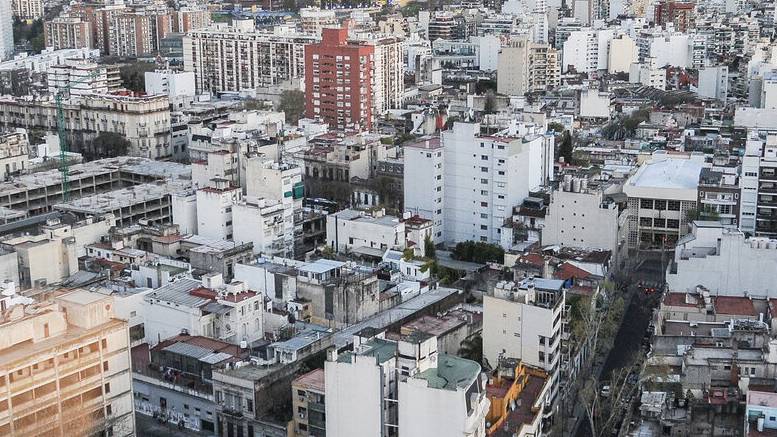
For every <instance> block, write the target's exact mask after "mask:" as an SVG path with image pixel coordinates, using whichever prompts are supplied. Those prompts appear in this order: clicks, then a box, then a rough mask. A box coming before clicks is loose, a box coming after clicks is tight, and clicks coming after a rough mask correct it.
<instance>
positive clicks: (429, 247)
mask: <svg viewBox="0 0 777 437" xmlns="http://www.w3.org/2000/svg"><path fill="white" fill-rule="evenodd" d="M436 252H437V248H435V247H434V242H433V241H432V239H431V237H429V236H428V235H427V236H426V238H424V257H426V258H429V259H435V258H437V253H436Z"/></svg>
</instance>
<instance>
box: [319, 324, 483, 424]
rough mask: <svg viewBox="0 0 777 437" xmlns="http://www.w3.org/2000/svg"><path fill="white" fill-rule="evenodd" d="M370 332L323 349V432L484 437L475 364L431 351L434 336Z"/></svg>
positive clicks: (434, 346) (480, 385) (480, 389)
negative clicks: (350, 344)
mask: <svg viewBox="0 0 777 437" xmlns="http://www.w3.org/2000/svg"><path fill="white" fill-rule="evenodd" d="M376 331H377V330H375V329H371V328H368V329H365V330H362V331H360V332H358V333H357V334H355V335H354V352H346V353H343V354H341V355H338V354H337V353H336V352H334V351H331V352H330V353H329V357H328V359H327V361H326V362H325V363H324V374H325V380H326V433H327V435H334V436H340V435H354V436H355V435H395V434H397V433H399V435H407V436H419V437H420V436H429V435H430V434H436V433H439V434H440V435H461V436H471V437H484V436H485V435H486V431H485V416H486V414H487V412H488V408H489V401H488V398H487V397H486V395H485V384H484V382H485V379H484V378H481V377H480V374H481V369H480V365H479V364H477V363H475V362H474V361H469V360H465V359H462V358H458V357H455V356H451V355H445V354H438V353H437V339H436V338H435V337H434V336H430V335H427V334H420V333H419V334H411V335H409V336H406V337H404V338H402V339H400V340H399V341H391V340H386V339H385V335H384V333H383V332H376ZM354 417H359V420H354Z"/></svg>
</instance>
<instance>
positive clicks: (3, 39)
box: [0, 1, 14, 61]
mask: <svg viewBox="0 0 777 437" xmlns="http://www.w3.org/2000/svg"><path fill="white" fill-rule="evenodd" d="M13 53H14V40H13V11H12V8H11V2H10V1H3V2H2V3H0V60H3V61H5V60H6V59H10V58H12V57H13Z"/></svg>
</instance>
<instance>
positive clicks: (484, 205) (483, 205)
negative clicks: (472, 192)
mask: <svg viewBox="0 0 777 437" xmlns="http://www.w3.org/2000/svg"><path fill="white" fill-rule="evenodd" d="M480 206H482V207H483V208H488V202H480Z"/></svg>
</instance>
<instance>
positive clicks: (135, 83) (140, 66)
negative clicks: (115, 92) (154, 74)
mask: <svg viewBox="0 0 777 437" xmlns="http://www.w3.org/2000/svg"><path fill="white" fill-rule="evenodd" d="M155 69H156V64H154V63H153V62H132V63H129V64H124V65H122V66H121V67H120V68H119V75H120V76H121V84H122V85H123V86H124V88H127V89H128V90H130V91H134V92H136V93H142V92H145V91H146V72H147V71H154V70H155Z"/></svg>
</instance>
